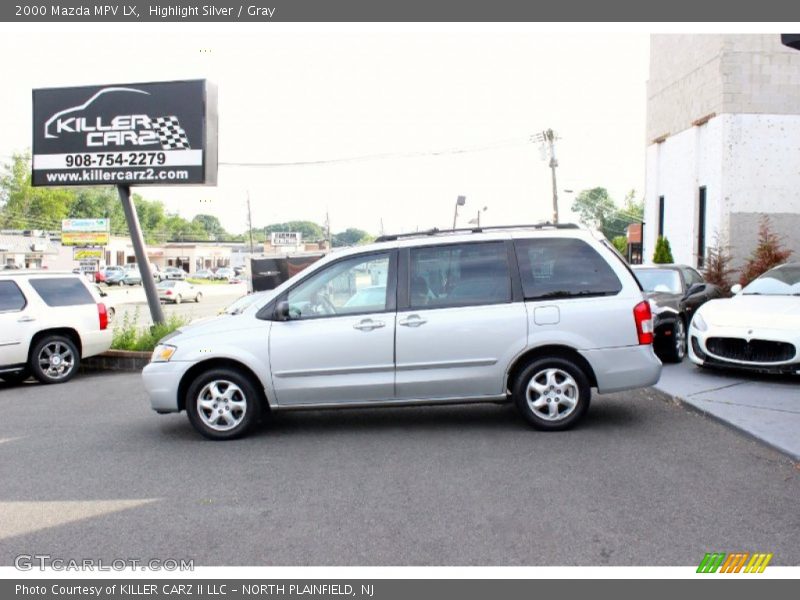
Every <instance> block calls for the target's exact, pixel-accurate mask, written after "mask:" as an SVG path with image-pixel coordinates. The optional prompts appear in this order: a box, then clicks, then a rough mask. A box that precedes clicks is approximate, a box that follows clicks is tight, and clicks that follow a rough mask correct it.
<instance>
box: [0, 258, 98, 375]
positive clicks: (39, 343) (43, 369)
mask: <svg viewBox="0 0 800 600" xmlns="http://www.w3.org/2000/svg"><path fill="white" fill-rule="evenodd" d="M92 286H93V284H91V283H89V282H88V281H86V279H85V278H84V277H83V276H81V275H73V274H72V273H57V272H48V271H3V272H0V379H3V380H5V381H6V382H7V383H19V382H21V381H24V380H25V379H27V378H28V377H30V376H31V375H33V376H34V377H35V378H36V379H38V380H39V381H40V382H42V383H63V382H65V381H69V380H70V379H72V377H74V376H75V374H76V373H77V372H78V367H79V366H80V362H81V358H86V357H87V356H93V355H95V354H100V353H101V352H105V351H106V350H108V349H109V348H110V347H111V337H112V333H111V329H110V328H109V327H108V311H107V309H106V305H105V304H104V303H103V302H100V301H99V300H100V297H99V296H98V295H96V294H97V291H95V290H94V289H93V288H92Z"/></svg>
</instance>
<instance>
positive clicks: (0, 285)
mask: <svg viewBox="0 0 800 600" xmlns="http://www.w3.org/2000/svg"><path fill="white" fill-rule="evenodd" d="M26 304H27V302H26V301H25V296H24V295H23V294H22V291H21V290H20V289H19V287H17V284H16V283H14V282H13V281H0V312H10V311H18V310H22V309H23V308H25V305H26Z"/></svg>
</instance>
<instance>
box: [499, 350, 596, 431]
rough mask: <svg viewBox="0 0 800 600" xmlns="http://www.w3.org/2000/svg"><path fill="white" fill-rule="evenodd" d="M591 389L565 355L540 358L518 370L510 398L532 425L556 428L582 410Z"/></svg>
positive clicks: (567, 425)
mask: <svg viewBox="0 0 800 600" xmlns="http://www.w3.org/2000/svg"><path fill="white" fill-rule="evenodd" d="M591 393H592V391H591V387H590V385H589V380H588V378H587V377H586V374H585V373H584V372H583V369H581V368H580V367H579V366H577V365H576V364H575V363H573V362H572V361H570V360H568V359H566V358H543V359H539V360H536V361H534V362H532V363H531V364H529V365H528V366H527V367H525V368H524V369H523V370H522V372H521V373H520V374H519V376H518V377H517V380H516V382H515V383H514V388H513V390H512V398H513V400H514V403H515V404H516V406H517V409H518V410H519V411H520V412H521V413H522V416H523V417H525V419H526V420H527V421H528V422H529V423H530V424H531V425H533V426H534V427H535V428H536V429H542V430H545V431H560V430H564V429H569V428H570V427H572V426H573V425H574V424H575V423H577V422H578V421H579V420H580V419H581V418H582V417H583V416H584V415H585V414H586V411H587V409H588V408H589V401H590V399H591Z"/></svg>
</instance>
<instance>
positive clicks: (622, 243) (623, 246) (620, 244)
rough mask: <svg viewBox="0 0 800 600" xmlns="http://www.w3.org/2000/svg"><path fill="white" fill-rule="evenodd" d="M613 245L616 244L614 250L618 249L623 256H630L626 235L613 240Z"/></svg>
mask: <svg viewBox="0 0 800 600" xmlns="http://www.w3.org/2000/svg"><path fill="white" fill-rule="evenodd" d="M611 243H612V244H614V248H616V249H617V251H619V253H620V254H622V256H627V255H628V238H626V237H625V236H624V235H618V236H616V237H615V238H614V239H612V240H611Z"/></svg>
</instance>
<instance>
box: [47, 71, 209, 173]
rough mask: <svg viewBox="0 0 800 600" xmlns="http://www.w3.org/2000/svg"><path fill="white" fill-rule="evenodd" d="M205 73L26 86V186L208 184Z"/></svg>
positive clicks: (207, 90) (207, 116) (207, 112)
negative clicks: (29, 159) (29, 137)
mask: <svg viewBox="0 0 800 600" xmlns="http://www.w3.org/2000/svg"><path fill="white" fill-rule="evenodd" d="M216 108H217V99H216V88H215V87H214V86H213V85H211V84H210V83H209V82H207V81H205V80H193V81H170V82H159V83H137V84H122V85H98V86H87V87H72V88H49V89H38V90H34V91H33V185H40V186H47V185H50V186H64V185H141V184H158V185H174V184H187V183H193V184H198V183H203V184H215V183H216V178H217V114H216Z"/></svg>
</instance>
